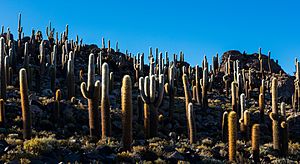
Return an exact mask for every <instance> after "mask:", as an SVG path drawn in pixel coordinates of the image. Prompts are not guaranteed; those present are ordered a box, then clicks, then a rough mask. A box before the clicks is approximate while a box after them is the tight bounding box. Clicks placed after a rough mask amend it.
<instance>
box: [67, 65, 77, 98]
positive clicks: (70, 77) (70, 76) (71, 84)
mask: <svg viewBox="0 0 300 164" xmlns="http://www.w3.org/2000/svg"><path fill="white" fill-rule="evenodd" d="M73 62H74V61H73V60H72V59H69V60H68V68H67V85H68V86H67V87H68V99H69V100H70V99H71V98H72V97H73V96H75V77H74V64H73Z"/></svg>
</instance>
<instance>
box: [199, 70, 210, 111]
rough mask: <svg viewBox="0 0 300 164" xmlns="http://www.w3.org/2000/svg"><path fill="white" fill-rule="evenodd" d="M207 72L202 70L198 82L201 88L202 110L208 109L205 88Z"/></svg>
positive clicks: (206, 85)
mask: <svg viewBox="0 0 300 164" xmlns="http://www.w3.org/2000/svg"><path fill="white" fill-rule="evenodd" d="M207 73H208V70H207V68H204V69H203V77H202V80H201V82H200V84H201V87H202V108H204V109H207V107H208V99H207V87H208V77H207Z"/></svg>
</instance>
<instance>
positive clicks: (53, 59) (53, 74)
mask: <svg viewBox="0 0 300 164" xmlns="http://www.w3.org/2000/svg"><path fill="white" fill-rule="evenodd" d="M56 56H57V48H56V45H54V46H53V52H52V53H51V65H50V76H51V90H52V92H53V93H54V92H55V89H56V88H55V81H56Z"/></svg>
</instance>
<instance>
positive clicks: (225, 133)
mask: <svg viewBox="0 0 300 164" xmlns="http://www.w3.org/2000/svg"><path fill="white" fill-rule="evenodd" d="M227 139H228V112H227V111H225V112H224V113H223V117H222V141H223V142H226V141H227Z"/></svg>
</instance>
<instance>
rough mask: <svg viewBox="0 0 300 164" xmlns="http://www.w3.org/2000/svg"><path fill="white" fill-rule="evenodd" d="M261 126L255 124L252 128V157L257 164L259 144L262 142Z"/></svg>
mask: <svg viewBox="0 0 300 164" xmlns="http://www.w3.org/2000/svg"><path fill="white" fill-rule="evenodd" d="M259 127H260V126H259V124H254V125H253V126H252V136H251V143H252V156H253V160H254V162H255V163H259V142H260V129H259Z"/></svg>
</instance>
